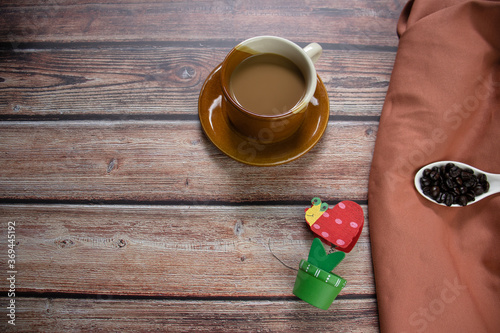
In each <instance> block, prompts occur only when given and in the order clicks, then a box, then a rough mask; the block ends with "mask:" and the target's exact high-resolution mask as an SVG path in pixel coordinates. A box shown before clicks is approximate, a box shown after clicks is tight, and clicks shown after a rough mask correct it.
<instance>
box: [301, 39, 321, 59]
mask: <svg viewBox="0 0 500 333" xmlns="http://www.w3.org/2000/svg"><path fill="white" fill-rule="evenodd" d="M303 50H304V52H305V53H306V54H307V55H308V56H309V58H311V60H312V62H313V64H314V63H316V61H317V60H318V59H319V57H321V54H322V53H323V48H322V47H321V45H319V44H318V43H311V44H309V45H307V46H306V47H304V49H303Z"/></svg>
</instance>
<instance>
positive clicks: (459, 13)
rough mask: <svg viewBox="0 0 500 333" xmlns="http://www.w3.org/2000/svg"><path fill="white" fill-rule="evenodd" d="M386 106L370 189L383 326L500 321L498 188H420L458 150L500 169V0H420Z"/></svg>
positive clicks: (495, 324) (402, 26)
mask: <svg viewBox="0 0 500 333" xmlns="http://www.w3.org/2000/svg"><path fill="white" fill-rule="evenodd" d="M397 33H398V36H399V37H400V41H399V46H398V52H397V55H396V59H395V63H394V69H393V73H392V76H391V81H390V84H389V88H388V91H387V96H386V100H385V103H384V107H383V110H382V116H381V119H380V126H379V130H378V134H377V141H376V145H375V151H374V156H373V161H372V167H371V172H370V181H369V193H368V207H369V208H368V209H369V220H370V235H371V242H372V254H373V262H374V271H375V283H376V290H377V302H378V306H379V315H380V326H381V330H382V331H383V332H499V331H500V312H499V311H500V195H495V196H491V197H489V198H487V199H484V200H482V201H481V202H478V203H475V204H473V205H470V206H467V207H463V208H449V207H443V206H439V205H436V204H433V203H431V202H429V201H428V200H426V199H425V198H422V197H421V196H420V195H419V194H418V193H417V191H416V190H415V188H414V186H413V177H414V175H415V172H416V171H417V170H418V169H419V168H420V167H421V166H423V165H425V164H428V163H431V162H435V161H439V160H456V161H459V162H464V163H468V164H471V165H474V166H476V167H478V168H480V169H482V170H484V171H487V172H494V173H500V144H499V143H500V2H499V1H463V0H462V1H461V0H446V1H432V0H414V1H410V2H408V3H407V4H406V6H405V7H404V9H403V11H402V13H401V17H400V19H399V22H398V25H397Z"/></svg>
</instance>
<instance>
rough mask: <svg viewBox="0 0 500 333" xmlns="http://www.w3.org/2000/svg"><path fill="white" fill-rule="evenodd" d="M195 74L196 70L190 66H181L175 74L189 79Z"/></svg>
mask: <svg viewBox="0 0 500 333" xmlns="http://www.w3.org/2000/svg"><path fill="white" fill-rule="evenodd" d="M195 75H196V70H195V69H194V68H193V67H191V66H183V67H181V68H179V70H178V72H177V76H178V77H180V78H181V79H183V80H190V79H192V78H193V77H194V76H195Z"/></svg>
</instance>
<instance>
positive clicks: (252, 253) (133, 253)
mask: <svg viewBox="0 0 500 333" xmlns="http://www.w3.org/2000/svg"><path fill="white" fill-rule="evenodd" d="M309 206H310V201H306V202H304V204H303V205H301V206H292V205H281V206H121V205H119V206H100V205H0V222H1V223H0V225H2V226H7V224H8V222H9V221H12V222H15V240H16V242H17V245H16V247H15V251H16V263H15V269H16V271H17V274H16V280H17V281H19V283H18V284H17V291H18V292H54V293H71V294H73V293H76V294H97V295H135V296H137V295H141V296H165V297H173V296H177V297H193V296H194V297H284V296H285V297H291V296H293V295H292V289H293V285H294V282H295V277H296V274H297V272H296V270H297V268H298V265H299V262H300V260H301V259H307V256H308V253H309V248H310V245H311V243H312V240H313V238H314V234H313V233H312V232H311V231H310V230H309V228H308V226H307V225H306V223H305V221H304V209H305V208H307V207H309ZM362 208H363V210H364V212H365V214H366V212H367V207H366V206H363V207H362ZM365 219H366V220H367V218H366V216H365ZM1 235H2V237H1V238H0V248H3V249H7V239H8V237H7V228H6V227H5V228H2V230H1ZM7 259H8V258H7V251H2V252H0V268H1V269H2V271H3V272H6V271H7V270H8V269H7V267H6V265H7ZM335 273H336V274H338V275H340V276H342V277H343V278H345V279H346V280H347V286H346V287H345V288H344V289H343V290H342V292H341V295H342V297H345V296H346V295H374V293H375V288H374V281H373V272H372V264H371V253H370V241H369V234H368V221H366V224H365V227H364V229H363V232H362V235H361V237H360V239H359V241H358V243H357V245H356V247H355V248H354V249H353V251H351V252H350V253H349V255H348V256H347V257H346V258H345V259H344V261H343V262H342V263H341V264H340V265H339V266H338V267H337V268H336V269H335ZM6 288H7V289H6ZM0 290H3V291H5V290H8V285H7V284H3V285H1V286H0Z"/></svg>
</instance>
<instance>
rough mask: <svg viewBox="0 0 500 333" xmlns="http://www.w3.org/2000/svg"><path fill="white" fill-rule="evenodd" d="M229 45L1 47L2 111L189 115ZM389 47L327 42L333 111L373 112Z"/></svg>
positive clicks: (326, 78)
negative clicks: (361, 48) (350, 46)
mask: <svg viewBox="0 0 500 333" xmlns="http://www.w3.org/2000/svg"><path fill="white" fill-rule="evenodd" d="M235 45H236V44H235ZM302 46H305V44H304V45H302ZM230 49H231V47H225V48H221V47H215V48H213V47H208V46H200V47H179V46H171V47H151V46H145V47H140V46H135V47H131V46H129V47H125V46H123V47H117V48H104V49H103V48H90V49H88V48H84V49H80V48H74V49H64V50H60V49H55V50H53V49H37V50H18V51H4V52H0V63H1V64H2V69H1V70H0V115H10V116H17V117H19V116H23V115H24V116H46V115H48V116H52V117H63V116H65V115H72V116H75V115H77V116H93V115H115V116H117V115H119V116H126V115H144V116H149V117H152V116H156V115H163V116H165V115H186V114H190V115H195V114H197V112H198V109H197V108H198V97H199V94H200V90H201V88H202V85H203V82H204V81H205V80H206V78H207V77H208V75H209V73H210V72H211V71H212V69H214V68H215V67H216V66H217V65H219V63H220V62H222V60H223V59H224V57H225V55H226V54H227V52H229V50H230ZM394 55H395V52H383V51H359V50H358V51H357V50H347V49H344V50H328V49H325V50H324V52H323V55H322V57H321V58H320V60H319V61H318V62H317V63H316V68H317V70H318V74H319V75H320V77H321V78H322V80H323V82H324V84H325V87H326V89H327V92H328V94H329V99H330V109H331V114H332V116H339V115H340V116H345V115H349V116H378V115H379V114H380V110H381V109H382V105H383V102H384V98H385V93H386V91H387V87H388V84H389V78H390V73H391V69H392V64H393V61H394Z"/></svg>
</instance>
